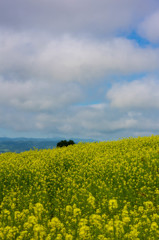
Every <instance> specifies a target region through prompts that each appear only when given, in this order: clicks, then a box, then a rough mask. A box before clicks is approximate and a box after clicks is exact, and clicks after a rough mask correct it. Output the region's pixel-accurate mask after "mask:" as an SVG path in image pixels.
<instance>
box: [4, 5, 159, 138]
mask: <svg viewBox="0 0 159 240" xmlns="http://www.w3.org/2000/svg"><path fill="white" fill-rule="evenodd" d="M152 134H155V135H156V134H159V1H158V0H144V1H143V0H14V1H13V0H1V1H0V137H4V136H5V137H22V136H23V137H58V136H59V137H64V138H73V137H75V138H77V137H78V138H92V139H95V140H113V139H118V138H123V137H130V136H132V137H137V136H148V135H152Z"/></svg>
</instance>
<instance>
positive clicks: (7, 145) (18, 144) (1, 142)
mask: <svg viewBox="0 0 159 240" xmlns="http://www.w3.org/2000/svg"><path fill="white" fill-rule="evenodd" d="M62 139H64V138H24V137H22V138H7V137H1V138H0V153H5V152H17V153H20V152H24V151H29V150H30V149H34V148H36V149H49V148H51V149H52V148H55V147H56V145H57V143H58V142H59V141H61V140H62ZM71 139H72V140H73V141H74V142H75V143H78V142H93V140H92V139H79V138H71Z"/></svg>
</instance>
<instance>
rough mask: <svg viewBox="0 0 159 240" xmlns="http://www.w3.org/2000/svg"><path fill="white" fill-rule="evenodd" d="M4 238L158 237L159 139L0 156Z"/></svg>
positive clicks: (1, 237) (1, 238) (0, 217)
mask: <svg viewBox="0 0 159 240" xmlns="http://www.w3.org/2000/svg"><path fill="white" fill-rule="evenodd" d="M6 239H8V240H12V239H17V240H22V239H24V240H33V239H34V240H43V239H44V240H52V239H53V240H54V239H55V240H74V239H77V240H89V239H92V240H111V239H114V240H117V239H118V240H119V239H131V240H140V239H143V240H147V239H148V240H157V239H159V136H152V137H139V138H129V139H122V140H118V141H112V142H101V143H85V144H84V143H79V144H76V145H73V146H68V147H63V148H56V149H52V150H34V151H33V150H31V151H28V152H24V153H20V154H16V153H5V154H1V155H0V240H6Z"/></svg>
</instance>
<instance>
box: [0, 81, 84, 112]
mask: <svg viewBox="0 0 159 240" xmlns="http://www.w3.org/2000/svg"><path fill="white" fill-rule="evenodd" d="M82 97H83V94H82V92H81V90H80V88H79V87H78V86H76V85H75V84H68V85H62V86H60V85H58V84H54V85H53V84H48V83H47V82H46V83H45V82H38V83H37V82H36V81H25V82H19V81H6V80H5V81H4V79H0V105H1V106H2V105H4V106H10V107H12V108H14V109H20V110H22V111H26V112H30V111H31V112H35V113H36V112H39V111H51V112H52V111H53V112H54V111H55V110H56V111H58V110H59V109H61V108H65V107H67V106H69V105H71V104H75V103H77V102H78V101H80V100H81V98H82Z"/></svg>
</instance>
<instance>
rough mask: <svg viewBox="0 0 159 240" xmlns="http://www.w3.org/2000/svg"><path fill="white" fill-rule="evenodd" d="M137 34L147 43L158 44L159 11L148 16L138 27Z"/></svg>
mask: <svg viewBox="0 0 159 240" xmlns="http://www.w3.org/2000/svg"><path fill="white" fill-rule="evenodd" d="M138 32H139V33H140V34H141V36H143V37H145V38H146V39H148V40H149V41H151V42H154V43H159V11H156V12H154V13H153V14H152V15H150V16H148V17H147V18H146V19H145V20H144V21H143V22H142V23H141V24H140V25H139V28H138Z"/></svg>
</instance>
